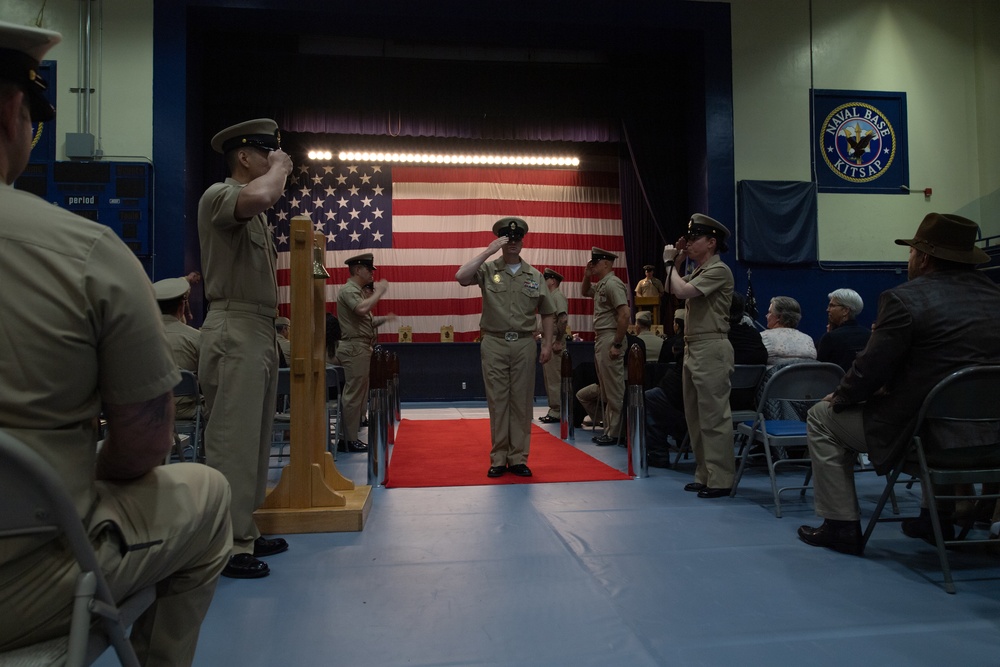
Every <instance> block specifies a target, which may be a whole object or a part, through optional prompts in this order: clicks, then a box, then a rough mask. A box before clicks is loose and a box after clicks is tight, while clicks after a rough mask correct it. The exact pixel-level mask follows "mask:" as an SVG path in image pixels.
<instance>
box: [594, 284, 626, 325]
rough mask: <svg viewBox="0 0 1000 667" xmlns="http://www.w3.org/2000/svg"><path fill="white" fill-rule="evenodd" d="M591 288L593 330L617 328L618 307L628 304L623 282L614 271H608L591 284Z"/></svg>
mask: <svg viewBox="0 0 1000 667" xmlns="http://www.w3.org/2000/svg"><path fill="white" fill-rule="evenodd" d="M591 290H592V291H593V292H594V331H595V332H597V331H604V330H607V329H612V330H615V329H617V328H618V308H619V306H627V305H628V289H626V287H625V283H623V282H622V281H621V279H619V278H618V276H616V275H615V274H614V272H609V273H608V275H606V276H604V277H603V278H601V280H600V282H598V283H597V284H596V285H591Z"/></svg>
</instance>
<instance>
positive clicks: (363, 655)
mask: <svg viewBox="0 0 1000 667" xmlns="http://www.w3.org/2000/svg"><path fill="white" fill-rule="evenodd" d="M403 410H404V417H405V418H408V419H420V418H426V419H449V418H461V417H466V418H482V417H485V416H486V409H485V407H484V406H483V405H471V404H469V405H461V406H458V407H454V406H448V407H441V406H439V405H437V404H431V405H428V404H419V405H416V404H414V405H404V406H403ZM542 414H544V407H542V406H541V405H540V404H536V409H535V416H536V417H538V416H541V415H542ZM546 428H547V429H549V430H551V431H552V432H553V433H556V434H558V424H553V425H549V426H546ZM590 435H591V434H590V431H589V430H586V429H584V430H582V431H578V432H577V445H578V446H580V447H581V448H583V449H584V450H585V451H586V452H587V453H589V454H591V455H593V456H595V457H597V458H599V459H601V460H603V461H605V462H606V463H608V464H610V465H612V466H614V467H616V468H619V469H621V470H624V469H625V465H626V460H625V456H626V454H625V450H624V449H622V448H618V447H596V446H594V445H593V444H591V443H590ZM441 451H442V456H446V455H447V443H442V445H441ZM483 463H484V466H483V473H484V474H485V472H486V467H488V462H487V457H486V455H485V452H484V457H483ZM337 465H338V468H339V469H340V471H341V472H342V473H344V474H345V475H346V476H348V477H350V478H352V479H353V480H354V481H355V482H356V483H359V484H365V483H366V474H367V473H366V455H363V454H341V455H340V457H339V459H338V462H337ZM692 474H693V465H692V464H691V463H690V462H689V463H687V464H685V463H684V462H682V464H681V466H680V469H679V470H660V469H655V468H651V469H650V476H649V477H648V478H647V479H642V480H634V481H619V482H588V483H577V484H536V485H502V486H471V487H451V488H432V489H388V490H387V489H381V488H379V489H374V490H373V503H372V511H371V514H370V516H369V518H368V522H367V524H366V526H365V529H364V530H363V531H361V532H357V533H329V534H312V535H291V536H288V540H289V542H290V544H291V548H290V550H289V551H288V552H286V553H284V554H280V555H277V556H274V557H272V558H270V559H269V563H270V564H271V566H272V574H271V576H269V577H267V578H265V579H261V580H256V581H240V580H232V579H222V580H221V581H220V584H219V588H218V591H217V593H216V596H215V600H214V602H213V604H212V607H211V609H210V610H209V613H208V617H207V618H206V620H205V623H204V625H203V628H202V634H201V641H200V643H199V647H198V653H197V658H196V660H195V664H196V665H201V666H205V667H217V666H220V665H268V666H270V665H292V666H299V665H302V666H306V665H366V666H367V665H378V666H394V665H407V666H413V665H490V666H494V665H511V666H513V665H518V666H525V665H540V666H543V665H544V666H549V665H552V666H563V665H566V666H570V665H572V666H585V665H595V666H597V665H600V666H601V667H606V666H608V665H629V666H632V665H636V666H639V665H685V666H686V665H729V664H741V665H793V664H808V665H831V666H837V667H840V666H842V665H879V666H885V665H904V664H906V665H945V664H952V665H963V666H968V665H997V664H1000V552H998V553H996V554H992V553H988V552H986V553H984V552H978V553H966V554H956V555H953V556H952V560H951V562H952V568H953V570H954V576H955V579H956V581H957V586H958V594H957V595H948V594H947V593H945V592H944V589H942V588H941V587H940V586H939V585H938V584H939V582H940V581H941V573H940V570H939V566H938V561H937V556H936V553H935V551H934V549H933V547H931V546H929V545H926V544H924V543H923V542H920V541H916V540H911V539H908V538H906V537H904V536H903V534H902V533H901V532H900V529H899V526H898V525H897V524H882V525H880V526H879V527H878V528H876V531H875V534H874V536H873V538H872V541H871V543H870V544H869V547H868V551H867V556H866V557H865V558H857V557H853V556H845V555H841V554H837V553H834V552H832V551H828V550H826V549H818V548H815V547H809V546H807V545H805V544H803V543H801V542H799V541H798V539H797V538H796V536H795V530H796V528H797V527H798V526H799V525H800V524H802V523H812V522H814V521H815V518H814V516H813V512H812V502H811V495H807V496H806V499H805V500H804V501H803V500H800V499H799V498H798V496H797V495H796V493H795V492H792V493H790V494H788V495H787V504H786V501H785V498H786V496H783V497H782V507H783V510H784V511H783V513H784V515H785V516H784V518H782V519H777V518H775V517H774V514H773V507H772V505H773V503H772V501H771V494H770V486H769V484H768V481H767V472H766V470H765V469H760V468H756V469H752V470H750V471H749V472H748V473H747V475H746V476H745V478H744V481H743V482H742V483H741V487H740V495H739V496H738V497H737V498H735V499H716V500H706V499H699V498H697V497H696V496H695V494H692V493H687V492H685V491H683V489H682V487H683V485H684V484H685V483H687V482H689V481H691V479H692ZM787 474H788V475H791V474H792V473H787ZM858 483H859V494H860V496H861V498H862V504H863V508H862V512H863V514H864V515H867V514H868V513H870V512H871V511H872V509H873V508H874V504H875V502H876V500H877V498H878V495H879V493H880V492H881V490H882V488H883V481H882V478H879V477H876V476H875V475H871V474H865V475H862V476H860V477H859V478H858ZM899 500H900V505H901V508H902V510H903V513H904V515H906V514H909V513H914V514H915V513H916V511H917V508H918V506H919V487H914V489H913V490H912V491H904V490H902V489H901V490H900V492H899ZM98 664H99V665H115V664H117V662H115V659H114V655H113V653H111V652H109V653H107V654H105V655H104V656H103V657H102V659H101V661H100V662H99V663H98Z"/></svg>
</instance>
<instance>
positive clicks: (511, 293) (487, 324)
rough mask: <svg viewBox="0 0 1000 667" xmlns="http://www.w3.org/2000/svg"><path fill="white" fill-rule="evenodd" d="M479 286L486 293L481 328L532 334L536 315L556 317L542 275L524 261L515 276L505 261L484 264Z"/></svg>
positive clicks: (477, 273) (477, 275)
mask: <svg viewBox="0 0 1000 667" xmlns="http://www.w3.org/2000/svg"><path fill="white" fill-rule="evenodd" d="M476 284H478V285H479V288H480V289H481V290H482V292H483V314H482V317H480V319H479V328H480V329H482V330H483V331H487V332H492V333H504V332H507V331H516V332H517V333H531V332H532V331H533V330H534V328H535V313H536V312H537V313H538V314H540V315H553V314H555V306H554V305H553V303H552V299H551V298H550V294H549V288H548V287H547V286H546V285H545V280H544V279H543V278H542V273H541V271H539V270H538V269H536V268H535V267H533V266H531V265H530V264H528V263H527V262H525V261H524V260H521V266H520V268H518V270H517V273H515V274H513V275H512V274H511V272H510V270H509V269H508V268H507V264H506V263H505V262H504V261H503V257H498V258H497V259H495V260H493V261H492V262H484V263H483V265H482V266H480V267H479V270H478V271H476Z"/></svg>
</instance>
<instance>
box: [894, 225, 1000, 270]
mask: <svg viewBox="0 0 1000 667" xmlns="http://www.w3.org/2000/svg"><path fill="white" fill-rule="evenodd" d="M978 235H979V225H977V224H976V223H974V222H973V221H972V220H969V219H968V218H963V217H962V216H959V215H951V214H948V215H944V214H942V213H928V214H927V216H926V217H925V218H924V219H923V220H922V221H921V223H920V227H918V228H917V233H916V235H915V236H914V237H913V238H912V239H896V245H908V246H912V247H914V248H916V249H917V250H919V251H920V252H925V253H927V254H928V255H930V256H931V257H938V258H940V259H945V260H948V261H951V262H961V263H963V264H983V263H985V262H988V261H990V256H989V255H987V254H986V253H985V252H983V250H982V249H981V248H979V247H977V246H976V237H977V236H978Z"/></svg>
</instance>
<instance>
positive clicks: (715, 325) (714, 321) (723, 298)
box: [684, 255, 733, 340]
mask: <svg viewBox="0 0 1000 667" xmlns="http://www.w3.org/2000/svg"><path fill="white" fill-rule="evenodd" d="M684 280H685V281H687V282H688V283H690V284H691V285H693V286H695V287H697V288H698V291H700V292H701V294H702V296H703V297H704V298H700V297H695V298H692V299H687V300H686V301H685V303H684V314H685V317H686V320H685V322H684V340H697V339H695V338H692V336H696V335H698V334H723V335H722V336H721V338H725V337H726V336H725V334H728V333H729V305H730V303H731V302H732V299H733V272H732V271H731V270H730V269H729V267H728V266H727V265H726V263H725V262H723V261H722V259H721V258H720V257H719V256H718V255H712V256H711V257H709V258H708V259H707V260H705V263H704V264H702V265H701V266H699V267H698V268H697V269H695V271H694V273H692V274H691V275H690V276H685V278H684Z"/></svg>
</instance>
